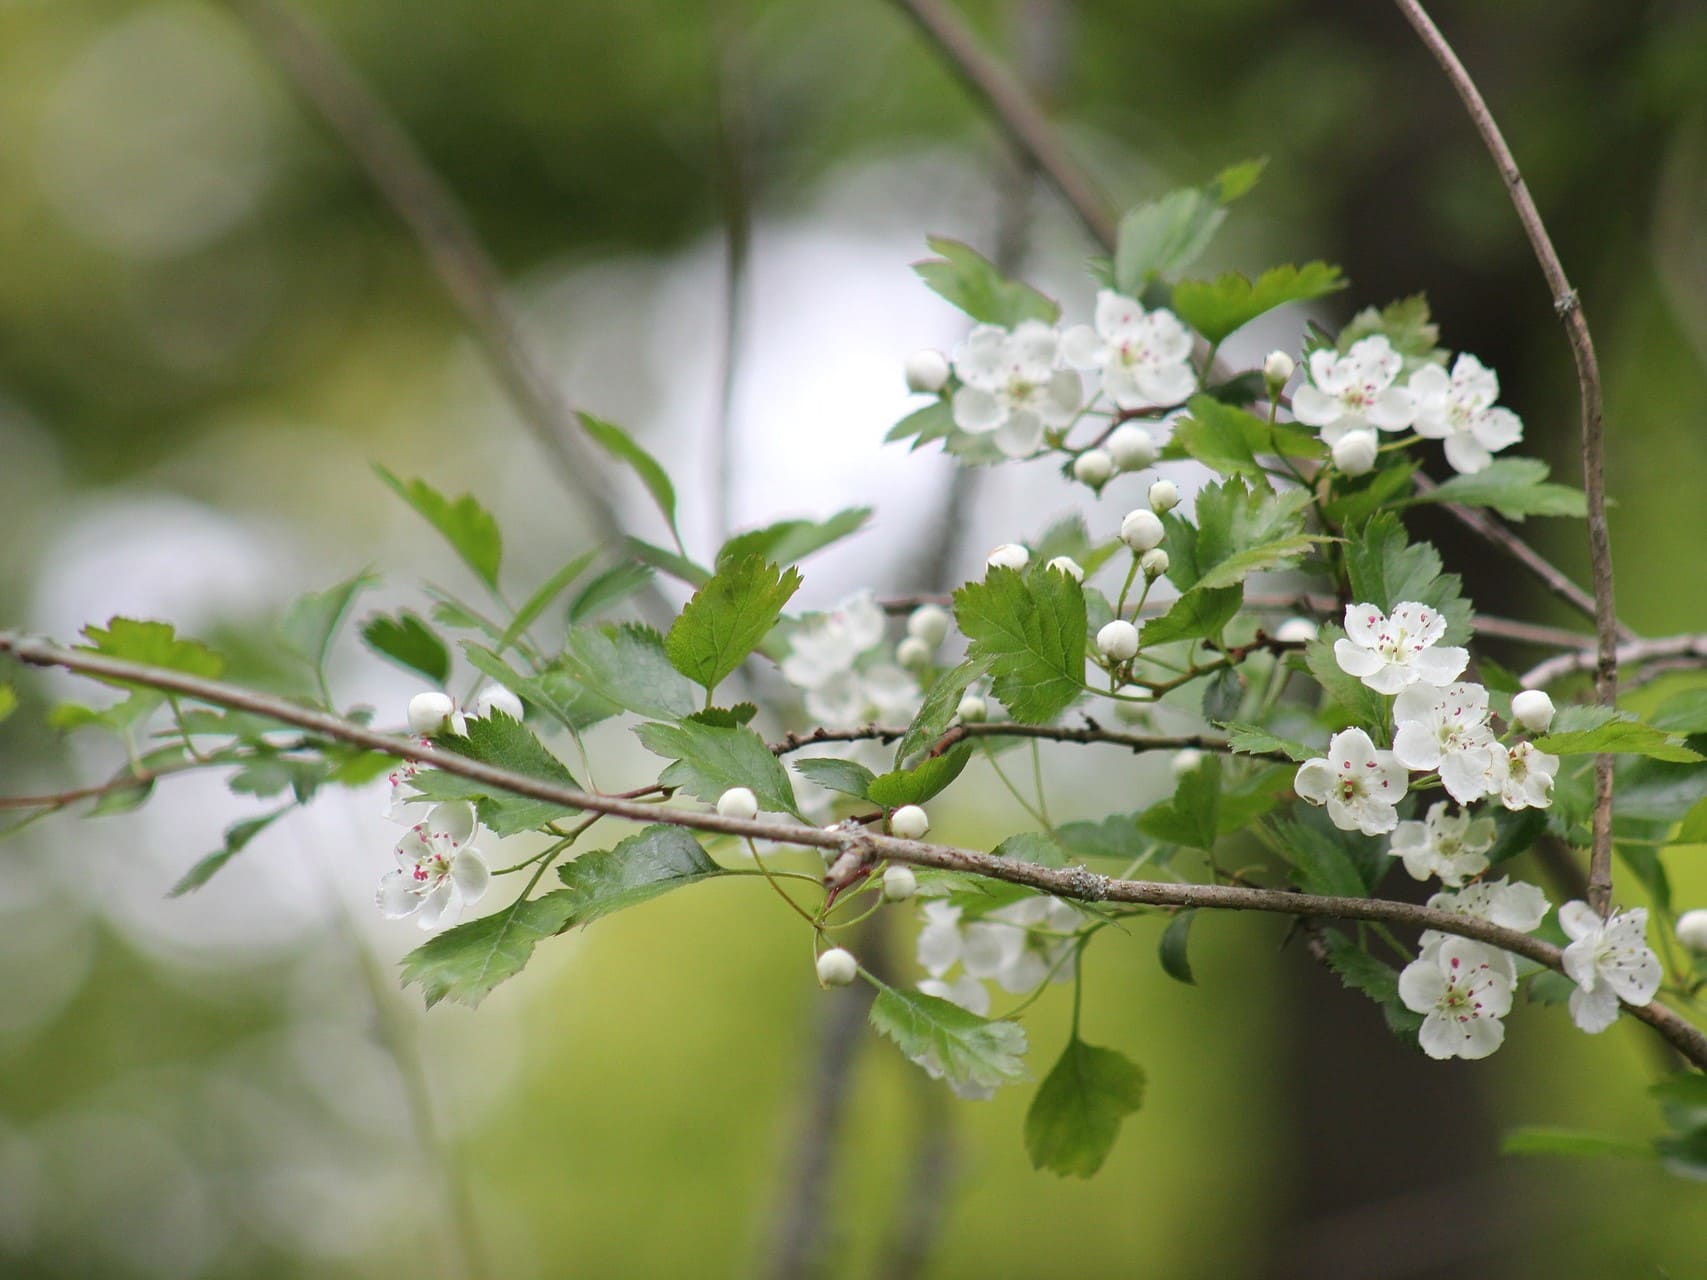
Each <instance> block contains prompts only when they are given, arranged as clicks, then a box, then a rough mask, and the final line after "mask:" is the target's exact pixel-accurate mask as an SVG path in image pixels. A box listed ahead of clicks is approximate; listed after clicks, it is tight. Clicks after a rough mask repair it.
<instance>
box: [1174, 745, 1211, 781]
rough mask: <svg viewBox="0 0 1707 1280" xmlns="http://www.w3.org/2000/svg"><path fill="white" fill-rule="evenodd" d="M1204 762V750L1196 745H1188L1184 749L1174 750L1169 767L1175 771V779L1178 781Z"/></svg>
mask: <svg viewBox="0 0 1707 1280" xmlns="http://www.w3.org/2000/svg"><path fill="white" fill-rule="evenodd" d="M1202 763H1203V752H1201V751H1199V750H1198V749H1197V748H1196V747H1187V748H1186V749H1185V750H1184V751H1176V752H1174V758H1173V760H1172V761H1171V762H1169V764H1168V768H1169V769H1170V770H1172V771H1173V775H1174V779H1175V781H1178V780H1179V779H1180V778H1183V777H1185V775H1186V774H1188V773H1190V772H1191V771H1192V770H1193V769H1195V768H1197V766H1198V765H1200V764H1202Z"/></svg>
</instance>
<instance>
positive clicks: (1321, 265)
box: [1170, 262, 1346, 343]
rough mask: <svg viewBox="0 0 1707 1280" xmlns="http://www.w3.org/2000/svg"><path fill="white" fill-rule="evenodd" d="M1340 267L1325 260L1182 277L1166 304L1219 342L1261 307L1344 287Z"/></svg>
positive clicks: (1261, 310) (1265, 308)
mask: <svg viewBox="0 0 1707 1280" xmlns="http://www.w3.org/2000/svg"><path fill="white" fill-rule="evenodd" d="M1345 286H1346V281H1345V278H1344V277H1343V276H1341V275H1340V269H1339V268H1338V267H1335V266H1330V265H1329V264H1327V263H1326V262H1307V263H1305V264H1304V265H1303V266H1302V267H1294V266H1284V267H1274V268H1272V269H1270V270H1268V271H1265V272H1263V273H1262V275H1260V276H1258V277H1257V279H1256V281H1255V282H1254V283H1253V282H1252V281H1251V280H1250V278H1249V277H1247V276H1244V275H1240V274H1239V273H1237V272H1232V273H1230V274H1228V275H1223V276H1217V277H1216V278H1215V279H1214V280H1213V281H1201V280H1181V281H1180V282H1179V283H1178V284H1176V285H1175V286H1174V292H1173V299H1172V301H1171V303H1170V306H1171V307H1172V309H1173V311H1174V313H1175V314H1177V315H1178V316H1179V317H1180V318H1181V319H1182V320H1184V321H1185V322H1186V323H1187V324H1189V325H1190V326H1191V327H1192V328H1194V329H1196V330H1197V331H1198V332H1199V333H1201V334H1202V335H1203V336H1204V337H1205V338H1207V339H1208V340H1209V341H1210V342H1214V343H1219V342H1221V341H1222V340H1223V339H1225V338H1226V337H1227V336H1228V335H1229V334H1231V333H1232V332H1234V331H1235V330H1237V329H1241V328H1243V327H1244V326H1245V325H1247V324H1249V323H1250V322H1251V321H1252V320H1255V319H1256V318H1257V317H1258V316H1260V315H1262V314H1263V313H1264V312H1267V311H1272V310H1274V308H1276V307H1278V306H1282V305H1283V304H1285V303H1288V302H1307V301H1309V300H1310V299H1311V298H1320V297H1323V296H1325V295H1326V294H1330V293H1334V292H1337V291H1338V290H1340V289H1343V288H1345Z"/></svg>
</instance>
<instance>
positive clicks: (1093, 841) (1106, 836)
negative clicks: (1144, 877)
mask: <svg viewBox="0 0 1707 1280" xmlns="http://www.w3.org/2000/svg"><path fill="white" fill-rule="evenodd" d="M1139 817H1140V815H1138V814H1134V813H1111V814H1109V815H1108V817H1106V818H1104V819H1103V820H1102V821H1101V822H1064V823H1062V824H1061V825H1060V826H1058V827H1056V828H1055V837H1056V839H1057V840H1059V841H1060V842H1061V843H1062V844H1063V845H1064V846H1066V848H1067V849H1068V850H1069V851H1070V852H1071V853H1072V855H1073V856H1074V857H1075V858H1118V859H1120V860H1121V861H1122V862H1127V861H1130V860H1132V859H1134V858H1136V857H1137V856H1138V855H1139V853H1140V851H1142V850H1143V848H1144V846H1145V845H1146V844H1148V843H1149V842H1148V841H1147V840H1145V839H1144V836H1143V833H1142V831H1141V830H1140V829H1139V826H1138V822H1139Z"/></svg>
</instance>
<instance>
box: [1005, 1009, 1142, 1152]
mask: <svg viewBox="0 0 1707 1280" xmlns="http://www.w3.org/2000/svg"><path fill="white" fill-rule="evenodd" d="M1143 1102H1144V1072H1143V1070H1142V1068H1140V1067H1139V1066H1138V1064H1137V1063H1135V1062H1133V1061H1132V1060H1131V1059H1130V1058H1128V1057H1127V1056H1126V1055H1125V1054H1123V1053H1120V1052H1118V1051H1116V1050H1114V1049H1104V1048H1099V1047H1098V1046H1096V1045H1090V1044H1086V1043H1085V1042H1084V1041H1083V1040H1081V1039H1079V1038H1078V1036H1076V1035H1075V1036H1074V1037H1073V1038H1072V1039H1071V1040H1069V1041H1068V1042H1067V1048H1066V1050H1065V1051H1064V1052H1063V1053H1062V1054H1061V1057H1060V1060H1059V1061H1057V1062H1056V1064H1055V1066H1054V1067H1053V1068H1052V1069H1051V1070H1050V1072H1049V1074H1048V1075H1047V1076H1045V1077H1044V1080H1043V1083H1042V1084H1041V1085H1040V1086H1038V1090H1037V1096H1036V1097H1035V1098H1033V1099H1032V1103H1031V1109H1030V1110H1029V1111H1027V1112H1026V1116H1025V1149H1026V1154H1027V1155H1029V1156H1030V1157H1031V1163H1032V1167H1033V1168H1036V1169H1048V1170H1050V1171H1052V1172H1054V1173H1058V1174H1061V1175H1062V1176H1063V1177H1065V1176H1068V1175H1071V1176H1073V1177H1078V1178H1088V1177H1090V1176H1091V1175H1092V1174H1094V1173H1096V1171H1097V1170H1098V1169H1100V1168H1102V1166H1103V1161H1105V1160H1106V1159H1108V1153H1109V1152H1110V1151H1111V1150H1112V1149H1113V1147H1114V1142H1115V1139H1116V1138H1117V1137H1119V1135H1120V1124H1121V1121H1122V1120H1123V1119H1124V1118H1125V1117H1126V1116H1128V1115H1130V1114H1132V1113H1133V1112H1134V1111H1136V1110H1138V1108H1139V1107H1140V1106H1142V1105H1143Z"/></svg>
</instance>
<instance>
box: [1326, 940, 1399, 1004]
mask: <svg viewBox="0 0 1707 1280" xmlns="http://www.w3.org/2000/svg"><path fill="white" fill-rule="evenodd" d="M1321 940H1322V954H1323V956H1324V957H1325V958H1326V960H1327V963H1328V968H1330V969H1332V970H1333V971H1334V972H1335V973H1337V974H1339V977H1340V981H1341V982H1342V983H1344V984H1345V985H1346V987H1347V988H1349V989H1350V990H1352V991H1361V992H1363V994H1364V995H1366V996H1368V997H1369V998H1370V999H1371V1000H1373V1001H1375V1003H1376V1004H1391V1003H1393V1002H1394V1001H1396V1000H1398V999H1399V971H1398V970H1397V969H1395V968H1393V966H1392V965H1389V964H1386V963H1384V962H1382V961H1380V960H1377V959H1376V958H1375V957H1374V956H1372V955H1370V954H1369V953H1368V952H1367V951H1365V950H1364V949H1363V948H1362V947H1360V946H1358V945H1357V944H1356V943H1354V942H1352V941H1351V939H1350V938H1347V937H1346V936H1345V935H1344V934H1343V933H1341V932H1340V931H1339V930H1338V929H1324V930H1322V933H1321Z"/></svg>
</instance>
